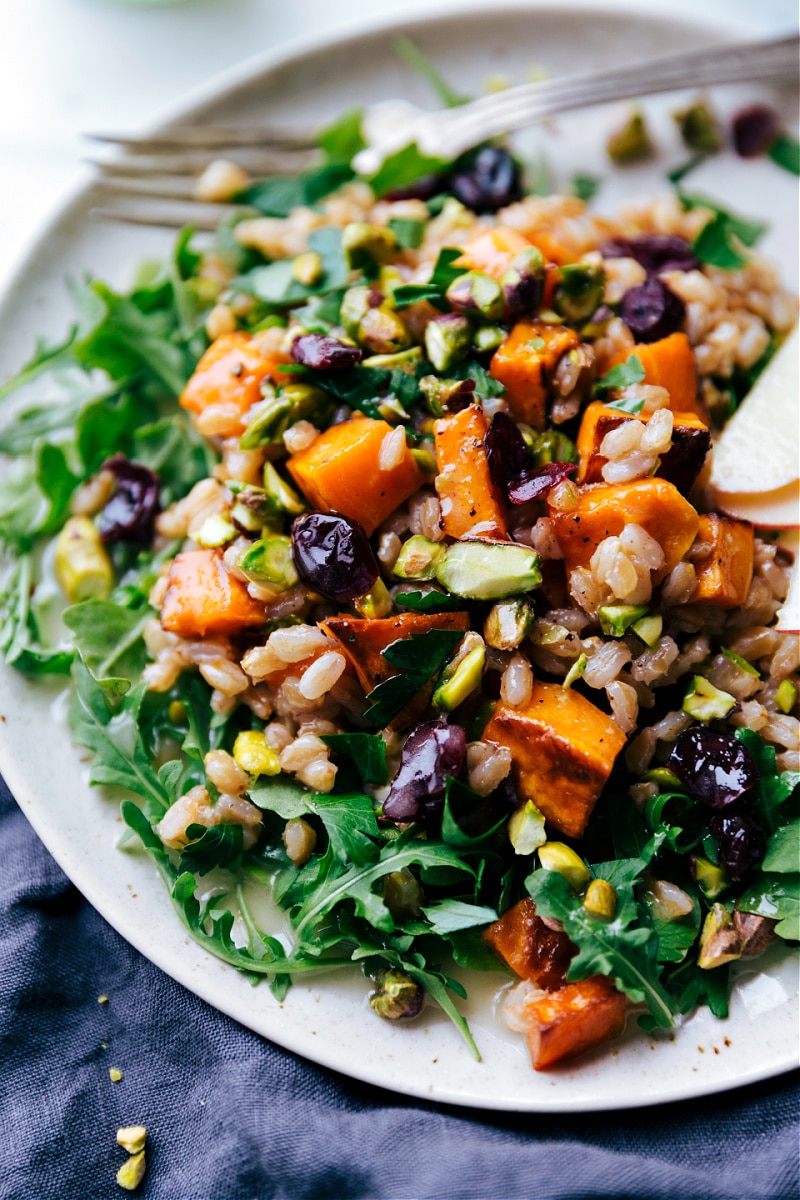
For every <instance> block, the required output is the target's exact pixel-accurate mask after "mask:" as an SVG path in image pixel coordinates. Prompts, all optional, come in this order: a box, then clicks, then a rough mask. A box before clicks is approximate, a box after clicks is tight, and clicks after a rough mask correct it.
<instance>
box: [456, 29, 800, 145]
mask: <svg viewBox="0 0 800 1200" xmlns="http://www.w3.org/2000/svg"><path fill="white" fill-rule="evenodd" d="M799 48H800V38H798V37H797V35H794V36H792V37H784V38H779V39H777V40H774V41H769V42H763V41H760V42H739V43H736V44H734V45H731V46H722V47H718V48H715V47H710V48H709V47H704V48H701V49H699V50H691V51H688V52H687V53H685V54H673V55H670V56H669V57H667V58H659V59H655V60H650V61H648V62H646V63H644V64H642V65H641V66H638V67H634V68H632V69H631V70H624V69H622V70H621V69H620V68H618V67H612V68H607V69H606V70H603V71H594V72H592V73H591V74H588V75H568V76H565V77H564V78H562V79H556V80H552V81H550V80H548V81H545V82H543V83H527V84H521V85H520V86H518V87H513V88H509V89H507V90H506V91H504V92H499V93H497V94H495V95H492V96H485V97H482V98H481V99H480V100H475V101H473V102H472V103H471V104H468V105H465V106H464V107H463V108H455V109H450V110H449V111H448V112H447V113H446V114H445V115H446V138H447V145H448V156H449V157H452V154H453V143H454V142H455V143H457V152H460V151H461V150H465V149H467V148H468V147H469V146H474V145H476V144H477V143H478V142H482V141H484V140H486V139H487V138H490V137H496V136H497V135H499V134H501V133H511V132H512V131H513V130H516V129H522V128H523V127H524V126H526V125H530V124H532V123H534V122H536V121H539V120H542V119H543V118H544V117H548V116H553V115H554V114H556V113H561V112H567V111H569V110H571V109H576V108H585V107H587V106H589V105H592V104H605V103H608V102H610V101H614V100H626V99H630V98H631V97H633V96H639V95H654V94H656V93H657V92H671V91H677V90H679V89H681V88H690V87H698V86H704V85H706V84H717V83H742V82H746V81H750V80H754V79H774V78H776V77H780V76H783V77H785V76H787V75H792V74H796V73H797V68H798V49H799ZM712 56H713V57H712ZM440 115H441V114H440ZM442 132H443V133H444V130H442ZM442 140H443V141H444V140H445V138H444V137H443V138H442Z"/></svg>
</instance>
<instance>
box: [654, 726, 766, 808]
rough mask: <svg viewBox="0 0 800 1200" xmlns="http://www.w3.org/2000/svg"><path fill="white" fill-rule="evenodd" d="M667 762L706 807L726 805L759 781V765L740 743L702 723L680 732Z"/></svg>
mask: <svg viewBox="0 0 800 1200" xmlns="http://www.w3.org/2000/svg"><path fill="white" fill-rule="evenodd" d="M667 765H668V767H669V769H670V771H672V772H673V774H674V775H677V776H678V779H680V781H681V783H682V784H683V785H684V787H685V788H686V790H687V791H688V792H689V795H690V796H694V798H695V799H696V800H702V802H703V804H707V805H708V806H709V808H725V807H726V805H728V804H732V803H733V802H734V800H738V799H739V797H740V796H743V795H744V793H745V792H747V791H749V790H750V788H751V787H755V785H756V784H757V783H758V768H757V767H756V764H755V763H754V762H753V759H752V757H751V755H750V754H749V753H748V751H747V750H745V748H744V746H743V745H742V743H741V742H740V741H737V739H736V738H735V737H733V736H732V735H731V734H729V733H715V732H714V730H713V729H706V728H704V727H703V726H701V725H696V726H695V727H694V728H692V729H687V730H685V732H684V733H682V734H681V735H680V737H679V738H678V739H677V741H676V742H675V745H674V746H673V748H672V753H671V754H670V756H669V763H668V764H667Z"/></svg>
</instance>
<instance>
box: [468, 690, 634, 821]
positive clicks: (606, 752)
mask: <svg viewBox="0 0 800 1200" xmlns="http://www.w3.org/2000/svg"><path fill="white" fill-rule="evenodd" d="M483 741H485V742H494V743H495V744H497V745H499V746H507V747H508V748H509V750H510V751H511V759H512V772H513V775H514V778H515V781H516V784H517V788H518V791H519V794H520V795H521V796H523V797H524V798H525V799H526V800H532V801H533V803H534V804H535V805H536V807H537V808H538V809H539V811H540V812H541V813H542V814H543V816H544V817H545V819H546V820H547V821H549V822H550V824H551V825H552V826H553V827H554V828H555V829H558V830H560V832H561V833H565V834H566V835H567V836H568V837H575V838H579V837H581V836H582V835H583V831H584V830H585V828H586V824H587V822H588V820H589V817H590V816H591V813H592V809H593V808H594V806H595V803H596V802H597V798H598V797H599V795H600V792H601V791H602V790H603V787H604V785H605V783H606V780H607V779H608V777H609V775H610V774H611V768H612V767H613V766H614V760H615V759H616V757H617V755H618V754H619V752H620V750H622V748H623V746H624V745H625V735H624V733H622V732H621V731H620V729H619V728H618V726H617V725H615V724H614V722H613V721H612V719H611V717H609V716H607V715H606V714H605V713H604V712H601V711H600V709H599V708H596V707H595V705H594V704H592V703H591V701H589V700H587V699H586V697H585V696H582V695H581V694H580V693H579V692H575V691H572V690H571V689H569V688H563V687H562V686H561V684H559V683H543V682H542V681H541V680H538V679H537V680H534V684H533V691H532V693H531V698H530V700H529V701H528V703H527V704H526V705H525V706H524V707H521V708H512V707H511V705H510V704H505V703H503V702H502V701H501V702H500V703H499V704H498V705H497V707H496V708H495V710H494V714H493V716H492V719H491V720H490V721H489V724H488V725H487V726H486V728H485V730H484V732H483Z"/></svg>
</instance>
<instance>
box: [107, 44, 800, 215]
mask: <svg viewBox="0 0 800 1200" xmlns="http://www.w3.org/2000/svg"><path fill="white" fill-rule="evenodd" d="M799 48H800V39H799V38H798V37H797V35H794V36H791V37H784V38H779V39H777V40H773V41H768V42H763V41H759V42H739V43H735V44H733V45H730V44H728V45H723V46H719V47H702V48H701V49H699V50H692V51H688V52H686V53H682V54H678V55H670V56H669V57H666V58H658V59H653V60H648V61H646V62H644V63H641V64H639V65H638V66H634V67H630V68H627V67H626V68H623V69H620V68H618V67H613V68H607V69H605V70H602V71H593V72H591V73H590V74H585V75H568V76H565V77H563V78H559V79H551V80H544V81H542V82H540V83H527V84H522V85H520V86H518V87H513V88H508V89H507V90H506V91H503V92H499V93H496V94H494V95H491V96H485V97H482V98H481V99H479V100H474V101H472V102H471V103H470V104H464V105H462V106H460V107H458V108H449V109H443V110H440V111H436V112H424V111H422V110H421V109H418V108H416V107H415V106H414V105H411V104H409V103H408V102H406V101H401V100H389V101H382V102H380V103H377V104H375V105H373V106H371V107H370V108H368V109H367V110H366V112H365V114H364V120H363V126H362V128H363V134H364V138H365V140H366V142H367V148H366V149H365V150H362V151H361V152H360V153H359V154H357V155H356V157H355V158H354V160H353V167H354V169H355V170H356V171H357V172H358V173H359V174H363V175H367V176H369V175H372V174H374V173H375V172H376V171H377V170H378V168H379V167H380V165H381V163H382V162H383V161H384V159H385V158H386V157H387V156H388V155H390V154H392V153H394V152H396V151H397V150H400V149H402V148H403V147H404V146H408V145H410V144H411V143H412V142H416V144H417V146H418V148H419V149H420V151H421V152H422V153H424V154H426V155H430V156H432V157H435V158H442V159H445V160H450V159H453V158H455V157H456V156H457V155H458V154H461V153H463V151H465V150H468V149H469V148H470V147H471V146H475V145H478V144H479V143H480V142H483V141H485V140H487V139H488V138H491V137H497V136H499V135H500V134H504V133H512V132H514V131H515V130H518V129H522V128H524V127H526V126H528V125H532V124H534V123H536V122H537V121H541V120H544V119H545V118H547V117H552V116H555V115H556V114H558V113H563V112H569V111H571V110H574V109H578V108H586V107H589V106H590V105H595V104H606V103H609V102H611V101H616V100H624V99H629V98H631V97H634V96H644V95H654V94H656V93H658V92H669V91H677V90H680V89H683V88H695V87H703V86H707V85H710V84H719V83H742V82H748V81H753V80H757V79H769V80H772V81H776V80H781V79H786V78H792V77H796V75H797V70H798V50H799ZM90 136H92V137H93V138H94V140H96V141H100V142H105V143H113V144H116V145H117V146H121V147H123V148H124V153H123V154H117V155H116V156H114V157H113V158H110V159H108V158H105V159H103V158H101V159H97V158H95V159H94V160H93V161H94V162H95V164H96V166H98V167H99V169H100V172H101V173H100V176H99V178H98V179H97V181H96V184H97V186H98V187H99V188H101V189H102V190H103V191H104V192H106V193H107V194H108V195H109V196H119V197H128V198H131V197H133V198H134V203H130V202H125V201H123V202H122V203H118V204H115V205H114V207H111V208H108V207H103V208H97V209H94V210H93V213H94V215H97V216H101V217H106V218H111V219H113V220H118V221H131V222H135V223H139V224H147V225H167V226H172V227H175V226H180V225H184V224H187V223H191V224H193V225H195V226H196V227H198V228H213V227H214V225H215V224H216V222H217V221H218V220H219V219H220V217H222V216H223V215H225V214H226V213H228V212H231V211H233V209H234V207H235V206H234V205H231V204H209V203H207V202H206V203H203V202H199V201H198V200H197V198H196V194H195V189H196V183H195V181H194V178H193V177H195V176H197V175H198V174H199V173H201V172H202V171H203V170H204V169H205V168H206V167H207V166H208V165H209V163H210V162H212V161H213V160H214V159H217V158H221V157H231V158H233V159H234V161H235V162H236V163H237V164H238V165H239V166H241V167H242V168H243V169H244V170H246V171H247V172H248V173H249V174H251V175H256V176H258V175H261V176H264V175H287V174H294V173H296V172H297V171H298V170H302V169H303V168H304V167H307V166H309V165H310V164H311V162H312V161H313V155H314V146H315V141H314V137H313V134H312V133H311V131H308V130H297V131H292V130H289V129H279V128H274V127H268V126H253V125H241V126H232V127H228V128H223V127H213V126H203V125H188V126H171V127H167V128H165V129H164V130H162V131H160V132H157V133H153V134H150V135H148V136H143V137H129V136H117V135H111V134H94V135H90ZM137 196H138V197H142V198H143V199H144V202H141V201H140V202H139V203H136V202H135V197H137Z"/></svg>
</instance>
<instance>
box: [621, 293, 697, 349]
mask: <svg viewBox="0 0 800 1200" xmlns="http://www.w3.org/2000/svg"><path fill="white" fill-rule="evenodd" d="M620 315H621V317H622V319H623V321H624V322H625V324H626V325H627V326H628V328H629V329H630V331H631V333H632V334H633V338H634V341H636V342H657V341H659V340H660V339H661V338H665V337H668V336H669V334H671V333H676V332H677V331H678V330H679V329H682V328H683V322H684V319H685V317H686V306H685V305H684V303H683V301H682V300H681V298H680V296H676V295H675V293H674V292H671V291H670V290H669V288H668V287H666V286H665V285H664V284H663V283H662V282H661V280H660V279H656V278H655V277H652V278H650V279H648V280H647V282H646V283H639V284H637V285H636V287H632V288H631V289H630V291H628V292H626V293H625V296H624V297H623V300H622V308H621V311H620Z"/></svg>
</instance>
